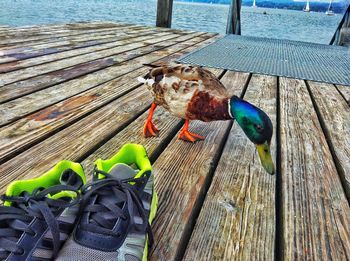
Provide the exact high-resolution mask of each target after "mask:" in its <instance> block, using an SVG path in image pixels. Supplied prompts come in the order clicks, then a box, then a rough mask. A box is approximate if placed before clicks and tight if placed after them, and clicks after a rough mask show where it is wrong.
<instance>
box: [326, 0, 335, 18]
mask: <svg viewBox="0 0 350 261" xmlns="http://www.w3.org/2000/svg"><path fill="white" fill-rule="evenodd" d="M332 1H333V0H331V1H330V2H329V6H328V10H327V11H326V15H334V12H333V10H332Z"/></svg>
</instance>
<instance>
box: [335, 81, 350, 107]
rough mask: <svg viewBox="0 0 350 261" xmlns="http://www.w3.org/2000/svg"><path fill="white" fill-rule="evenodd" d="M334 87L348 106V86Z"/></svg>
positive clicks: (349, 103)
mask: <svg viewBox="0 0 350 261" xmlns="http://www.w3.org/2000/svg"><path fill="white" fill-rule="evenodd" d="M336 87H337V89H338V90H339V91H340V93H341V94H342V95H343V97H344V98H345V100H346V101H347V102H348V105H350V86H343V85H337V86H336Z"/></svg>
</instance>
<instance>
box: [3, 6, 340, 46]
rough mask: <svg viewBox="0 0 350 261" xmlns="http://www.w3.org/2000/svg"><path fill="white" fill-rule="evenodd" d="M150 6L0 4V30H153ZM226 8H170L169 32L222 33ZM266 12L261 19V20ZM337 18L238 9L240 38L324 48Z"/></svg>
mask: <svg viewBox="0 0 350 261" xmlns="http://www.w3.org/2000/svg"><path fill="white" fill-rule="evenodd" d="M156 5H157V3H156V1H154V0H84V1H82V0H64V1H62V0H1V1H0V25H1V24H3V25H11V26H24V25H37V24H53V23H67V22H74V21H96V20H110V21H119V22H128V23H134V24H145V25H154V24H155V19H156ZM228 8H229V6H227V5H216V4H198V3H180V2H175V3H174V10H173V12H174V13H173V25H172V27H173V28H179V29H189V30H195V31H207V32H218V33H222V34H224V33H225V28H226V19H227V14H228ZM264 12H266V14H264ZM341 18H342V16H341V15H339V14H337V15H335V16H327V15H325V14H324V13H316V12H315V13H313V12H311V13H304V12H301V11H292V10H283V9H267V8H251V7H243V8H242V34H243V35H251V36H262V37H271V38H281V39H292V40H300V41H307V42H317V43H325V44H328V43H329V41H330V39H331V37H332V36H333V34H334V32H335V30H336V27H337V25H338V23H339V21H340V20H341Z"/></svg>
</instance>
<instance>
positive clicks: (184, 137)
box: [178, 120, 205, 142]
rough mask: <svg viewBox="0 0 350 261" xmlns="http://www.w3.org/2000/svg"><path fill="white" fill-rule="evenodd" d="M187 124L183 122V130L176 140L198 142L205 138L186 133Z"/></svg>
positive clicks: (187, 121) (187, 122)
mask: <svg viewBox="0 0 350 261" xmlns="http://www.w3.org/2000/svg"><path fill="white" fill-rule="evenodd" d="M189 122H190V121H189V120H185V125H184V127H183V129H182V130H181V131H180V133H179V136H178V138H179V139H180V140H184V141H189V142H196V141H198V140H204V139H205V137H203V136H200V135H198V134H195V133H192V132H189V131H188V125H189Z"/></svg>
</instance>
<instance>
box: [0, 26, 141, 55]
mask: <svg viewBox="0 0 350 261" xmlns="http://www.w3.org/2000/svg"><path fill="white" fill-rule="evenodd" d="M140 28H146V27H144V26H122V27H119V28H116V29H109V30H98V31H94V30H92V31H89V32H81V33H79V34H73V35H69V34H67V35H66V36H61V37H55V36H52V37H51V38H47V39H43V40H41V39H37V40H35V39H33V40H29V41H24V42H20V43H13V44H6V45H3V46H1V47H0V51H5V52H6V51H9V50H14V49H22V48H23V49H25V48H33V49H37V48H40V47H41V46H47V47H49V46H60V45H61V43H64V42H70V41H72V42H80V41H83V40H84V39H86V38H89V36H90V35H93V36H94V37H96V39H99V38H103V37H110V36H111V35H114V34H116V33H121V32H124V31H128V30H138V29H140Z"/></svg>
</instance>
